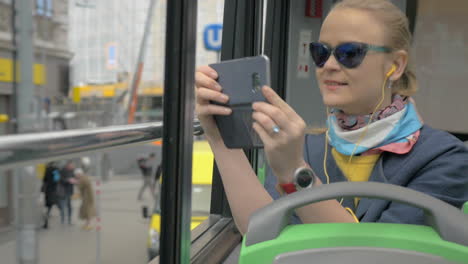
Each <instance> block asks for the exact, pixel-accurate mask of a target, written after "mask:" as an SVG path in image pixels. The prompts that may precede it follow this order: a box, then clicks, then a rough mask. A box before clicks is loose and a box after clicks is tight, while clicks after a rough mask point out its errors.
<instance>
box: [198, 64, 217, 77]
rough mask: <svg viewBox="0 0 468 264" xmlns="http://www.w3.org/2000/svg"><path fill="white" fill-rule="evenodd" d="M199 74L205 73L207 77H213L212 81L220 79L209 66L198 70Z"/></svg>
mask: <svg viewBox="0 0 468 264" xmlns="http://www.w3.org/2000/svg"><path fill="white" fill-rule="evenodd" d="M196 71H197V72H201V73H204V74H205V75H207V76H209V77H211V79H214V80H216V79H218V73H217V72H216V71H215V70H214V69H213V68H211V67H210V66H208V65H203V66H200V67H198V68H197V70H196Z"/></svg>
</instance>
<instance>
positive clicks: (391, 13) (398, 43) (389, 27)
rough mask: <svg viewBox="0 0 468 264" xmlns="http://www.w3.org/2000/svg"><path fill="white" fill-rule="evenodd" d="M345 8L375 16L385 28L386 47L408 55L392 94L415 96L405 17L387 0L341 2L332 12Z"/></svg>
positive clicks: (414, 78)
mask: <svg viewBox="0 0 468 264" xmlns="http://www.w3.org/2000/svg"><path fill="white" fill-rule="evenodd" d="M345 8H353V9H361V10H365V11H369V12H371V13H373V14H375V16H374V17H375V18H376V19H377V20H380V21H381V22H382V25H384V26H385V31H386V36H387V40H386V42H387V43H386V46H388V47H390V48H392V49H393V50H404V51H406V52H407V53H408V65H407V66H406V69H405V71H404V73H403V75H402V76H401V78H400V79H398V80H397V81H396V82H395V83H394V85H393V87H394V88H393V93H396V94H400V95H404V96H411V95H413V94H415V93H416V91H417V89H418V82H417V80H416V75H415V74H414V71H413V68H412V64H411V63H410V62H411V56H410V49H411V38H412V37H411V32H410V30H409V23H408V19H407V17H406V15H405V14H404V13H403V12H402V11H401V10H400V9H399V8H398V7H396V6H395V5H394V4H392V3H391V2H390V1H388V0H343V1H341V2H339V3H337V4H336V5H335V6H334V7H333V8H332V10H335V9H345Z"/></svg>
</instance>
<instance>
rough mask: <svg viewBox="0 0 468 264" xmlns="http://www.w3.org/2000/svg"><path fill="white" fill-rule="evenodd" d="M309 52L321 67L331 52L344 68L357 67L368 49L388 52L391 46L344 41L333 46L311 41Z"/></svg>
mask: <svg viewBox="0 0 468 264" xmlns="http://www.w3.org/2000/svg"><path fill="white" fill-rule="evenodd" d="M309 49H310V54H311V55H312V59H313V60H314V63H315V65H316V66H317V67H319V68H322V67H323V66H324V65H325V63H326V62H327V60H328V59H329V58H330V55H331V54H332V53H333V56H335V59H336V60H337V61H338V62H339V63H340V64H341V65H343V66H345V67H346V68H350V69H352V68H356V67H358V66H359V65H360V64H361V63H362V61H363V60H364V57H366V54H367V52H368V51H370V50H371V51H376V52H385V53H389V52H391V51H392V49H391V48H388V47H385V46H376V45H371V44H366V43H360V42H346V43H342V44H340V45H338V46H336V47H335V48H332V47H331V46H330V45H328V44H325V43H321V42H312V43H310V45H309Z"/></svg>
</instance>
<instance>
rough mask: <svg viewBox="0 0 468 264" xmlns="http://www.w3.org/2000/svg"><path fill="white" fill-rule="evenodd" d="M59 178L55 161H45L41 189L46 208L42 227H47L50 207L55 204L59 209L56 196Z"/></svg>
mask: <svg viewBox="0 0 468 264" xmlns="http://www.w3.org/2000/svg"><path fill="white" fill-rule="evenodd" d="M59 180H60V170H59V168H58V167H57V164H56V163H55V162H49V163H47V165H46V169H45V173H44V178H43V179H42V187H41V191H42V192H43V193H44V196H45V206H46V210H47V211H46V213H45V216H44V225H43V228H44V229H47V228H49V216H50V211H51V210H52V207H53V206H54V205H55V206H56V207H57V208H58V209H59V210H60V211H61V209H60V206H59V202H58V197H57V184H58V182H59Z"/></svg>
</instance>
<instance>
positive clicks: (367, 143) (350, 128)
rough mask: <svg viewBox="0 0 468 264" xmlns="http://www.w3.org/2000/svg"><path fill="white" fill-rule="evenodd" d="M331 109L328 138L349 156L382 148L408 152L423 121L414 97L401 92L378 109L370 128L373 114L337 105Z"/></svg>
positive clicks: (380, 150)
mask: <svg viewBox="0 0 468 264" xmlns="http://www.w3.org/2000/svg"><path fill="white" fill-rule="evenodd" d="M331 113H332V114H331V115H330V116H329V118H328V120H327V125H328V128H329V129H328V139H329V141H330V144H331V145H332V146H333V147H334V148H336V150H337V151H338V152H340V153H342V154H344V155H348V156H349V155H351V154H354V155H359V154H362V155H369V154H377V153H381V152H382V151H389V152H393V153H397V154H404V153H408V152H409V151H410V150H411V149H412V147H413V146H414V144H415V143H416V141H417V139H418V137H419V129H420V128H421V127H422V124H423V123H422V120H420V118H419V115H418V113H417V111H416V107H415V105H414V104H413V102H412V100H410V99H409V98H407V97H402V96H400V95H395V96H394V97H393V102H392V104H391V105H389V106H387V107H385V108H383V109H381V110H379V111H378V112H376V113H375V115H374V117H373V118H372V120H371V122H370V124H369V127H368V128H366V125H367V123H368V122H369V118H370V117H371V115H363V116H355V115H346V114H345V113H343V112H342V111H341V110H336V109H333V110H332V111H331ZM363 133H365V135H364V137H363V138H362V139H361V137H362V135H363ZM353 152H354V153H353Z"/></svg>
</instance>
